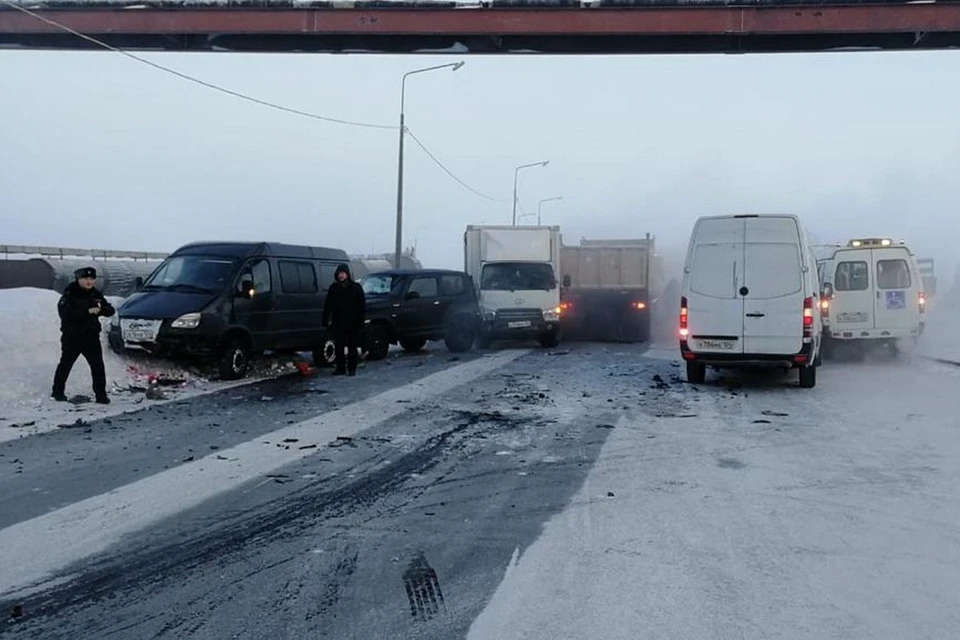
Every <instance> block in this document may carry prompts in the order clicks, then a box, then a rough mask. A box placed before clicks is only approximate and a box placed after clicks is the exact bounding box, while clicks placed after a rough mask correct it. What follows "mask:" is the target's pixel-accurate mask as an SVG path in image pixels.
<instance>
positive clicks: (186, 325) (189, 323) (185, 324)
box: [170, 313, 200, 329]
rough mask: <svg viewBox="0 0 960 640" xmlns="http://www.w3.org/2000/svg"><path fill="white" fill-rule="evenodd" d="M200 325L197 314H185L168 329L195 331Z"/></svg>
mask: <svg viewBox="0 0 960 640" xmlns="http://www.w3.org/2000/svg"><path fill="white" fill-rule="evenodd" d="M199 325H200V314H199V313H185V314H183V315H182V316H180V317H179V318H177V319H176V320H174V321H173V322H172V323H171V324H170V327H171V328H173V329H196V328H197V327H198V326H199Z"/></svg>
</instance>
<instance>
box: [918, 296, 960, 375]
mask: <svg viewBox="0 0 960 640" xmlns="http://www.w3.org/2000/svg"><path fill="white" fill-rule="evenodd" d="M929 316H930V317H929V318H928V319H927V327H926V330H925V331H924V335H923V336H922V337H921V338H920V341H919V343H918V344H917V351H918V352H919V353H920V354H922V355H924V356H927V357H930V358H938V359H943V360H950V361H952V362H956V363H958V364H960V307H957V308H954V307H950V306H946V305H943V306H940V307H936V306H935V307H933V308H932V309H931V310H930V314H929Z"/></svg>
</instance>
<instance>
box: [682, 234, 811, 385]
mask: <svg viewBox="0 0 960 640" xmlns="http://www.w3.org/2000/svg"><path fill="white" fill-rule="evenodd" d="M819 285H820V283H819V280H818V277H817V259H816V256H815V255H814V254H813V250H812V248H811V245H810V241H809V239H808V236H807V232H806V230H805V229H804V228H803V225H802V224H801V223H800V219H799V218H798V217H797V216H793V215H738V216H709V217H703V218H700V219H699V220H697V223H696V225H695V226H694V228H693V234H692V235H691V237H690V245H689V247H688V249H687V259H686V264H685V266H684V270H683V285H682V289H681V296H682V297H681V300H680V353H681V355H682V356H683V359H684V360H685V361H686V363H687V379H688V380H689V381H690V382H692V383H702V382H703V381H704V380H705V378H706V369H707V366H708V365H709V366H711V367H713V368H716V369H720V368H726V367H753V366H773V367H787V368H797V369H799V370H800V386H801V387H805V388H810V387H813V386H816V383H817V367H818V366H819V364H820V339H821V333H822V320H821V317H820V314H819V313H817V312H816V309H817V308H818V307H819V293H820V286H819Z"/></svg>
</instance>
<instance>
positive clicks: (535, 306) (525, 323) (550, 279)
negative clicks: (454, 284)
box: [464, 226, 560, 348]
mask: <svg viewBox="0 0 960 640" xmlns="http://www.w3.org/2000/svg"><path fill="white" fill-rule="evenodd" d="M559 248H560V229H559V227H513V226H469V227H467V230H466V232H465V234H464V262H465V270H466V272H467V273H468V274H469V275H470V276H471V277H472V278H473V280H474V282H475V283H476V286H477V298H478V300H479V302H480V313H481V323H480V331H479V335H478V343H479V344H480V346H487V345H489V344H490V342H492V341H493V340H528V339H536V340H537V341H538V342H539V343H540V345H541V346H543V347H544V348H551V347H555V346H557V345H558V344H559V343H560V286H559V282H558V281H557V270H558V268H559Z"/></svg>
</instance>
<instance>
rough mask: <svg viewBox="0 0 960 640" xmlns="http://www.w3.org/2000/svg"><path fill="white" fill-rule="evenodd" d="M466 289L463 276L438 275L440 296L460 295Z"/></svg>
mask: <svg viewBox="0 0 960 640" xmlns="http://www.w3.org/2000/svg"><path fill="white" fill-rule="evenodd" d="M466 291H467V285H466V283H465V282H464V278H463V276H457V275H449V276H440V295H442V296H451V297H454V296H462V295H463V294H464V293H466Z"/></svg>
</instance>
